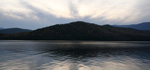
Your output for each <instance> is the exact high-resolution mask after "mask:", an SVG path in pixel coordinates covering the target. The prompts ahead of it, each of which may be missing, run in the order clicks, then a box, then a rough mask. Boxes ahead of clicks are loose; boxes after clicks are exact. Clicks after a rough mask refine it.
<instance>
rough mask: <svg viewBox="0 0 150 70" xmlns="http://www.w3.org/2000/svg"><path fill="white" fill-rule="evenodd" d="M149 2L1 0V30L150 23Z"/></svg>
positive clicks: (118, 0)
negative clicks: (86, 24) (79, 22)
mask: <svg viewBox="0 0 150 70" xmlns="http://www.w3.org/2000/svg"><path fill="white" fill-rule="evenodd" d="M149 12H150V0H0V27H20V28H30V29H36V28H40V27H45V26H48V25H54V24H61V23H67V22H71V21H81V20H82V21H86V22H93V23H96V24H99V25H101V24H119V25H121V24H137V23H141V22H149V21H150V13H149Z"/></svg>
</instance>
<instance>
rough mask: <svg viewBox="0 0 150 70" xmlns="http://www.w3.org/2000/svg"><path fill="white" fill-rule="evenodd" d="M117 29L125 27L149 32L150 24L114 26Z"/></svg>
mask: <svg viewBox="0 0 150 70" xmlns="http://www.w3.org/2000/svg"><path fill="white" fill-rule="evenodd" d="M116 26H117V27H126V28H133V29H138V30H150V22H143V23H140V24H132V25H116Z"/></svg>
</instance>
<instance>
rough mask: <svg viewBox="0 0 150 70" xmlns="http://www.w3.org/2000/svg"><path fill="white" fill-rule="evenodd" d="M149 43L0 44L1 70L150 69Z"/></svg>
mask: <svg viewBox="0 0 150 70" xmlns="http://www.w3.org/2000/svg"><path fill="white" fill-rule="evenodd" d="M149 66H150V42H144V41H44V40H43V41H30V40H29V41H27V40H26V41H24V40H1V41H0V70H150V67H149Z"/></svg>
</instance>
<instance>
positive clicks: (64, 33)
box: [0, 21, 150, 41]
mask: <svg viewBox="0 0 150 70" xmlns="http://www.w3.org/2000/svg"><path fill="white" fill-rule="evenodd" d="M0 39H5V40H6V39H8V40H98V41H150V34H149V33H146V32H143V31H140V30H136V29H132V28H122V27H114V26H110V25H103V26H99V25H96V24H93V23H87V22H82V21H77V22H71V23H68V24H57V25H53V26H49V27H45V28H42V29H38V30H34V31H31V32H26V33H17V34H0Z"/></svg>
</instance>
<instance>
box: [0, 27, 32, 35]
mask: <svg viewBox="0 0 150 70" xmlns="http://www.w3.org/2000/svg"><path fill="white" fill-rule="evenodd" d="M31 31H32V30H28V29H21V28H8V29H2V28H1V29H0V33H1V34H13V33H21V32H31Z"/></svg>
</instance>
